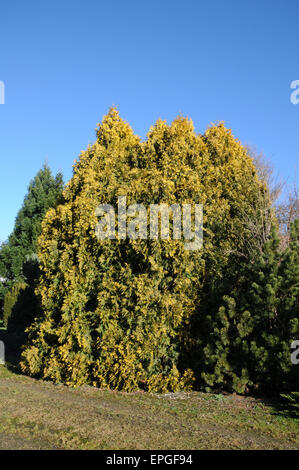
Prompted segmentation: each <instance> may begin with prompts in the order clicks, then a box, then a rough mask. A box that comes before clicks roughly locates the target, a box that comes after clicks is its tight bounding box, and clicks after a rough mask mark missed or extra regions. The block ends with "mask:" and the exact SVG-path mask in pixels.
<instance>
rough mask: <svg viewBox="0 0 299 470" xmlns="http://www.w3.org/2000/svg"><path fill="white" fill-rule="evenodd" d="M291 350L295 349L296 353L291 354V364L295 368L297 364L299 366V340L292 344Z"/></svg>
mask: <svg viewBox="0 0 299 470" xmlns="http://www.w3.org/2000/svg"><path fill="white" fill-rule="evenodd" d="M291 348H292V349H295V351H293V352H292V354H291V363H292V364H293V365H294V366H296V365H297V364H299V340H298V339H296V340H295V341H293V342H292V344H291Z"/></svg>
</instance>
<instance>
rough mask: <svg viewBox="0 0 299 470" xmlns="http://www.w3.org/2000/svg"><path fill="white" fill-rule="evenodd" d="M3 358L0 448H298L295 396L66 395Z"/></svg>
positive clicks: (13, 358)
mask: <svg viewBox="0 0 299 470" xmlns="http://www.w3.org/2000/svg"><path fill="white" fill-rule="evenodd" d="M5 335H7V333H6V332H5V331H3V330H2V331H0V339H2V338H3V339H4V337H5ZM3 339H2V340H3ZM6 340H11V338H10V339H9V338H8V337H7V336H6ZM12 342H13V341H12ZM8 352H9V354H7V358H6V359H7V364H6V365H5V366H0V396H1V401H0V415H1V421H0V449H116V450H117V449H128V450H129V449H138V450H141V449H190V450H191V449H299V416H298V414H297V412H298V397H296V394H293V395H291V396H285V397H284V398H283V399H282V400H281V401H279V402H274V403H269V402H267V401H265V400H261V399H255V398H252V397H240V396H237V395H229V394H212V393H201V392H191V393H183V392H182V393H168V394H164V395H159V394H150V393H144V392H135V393H122V392H114V391H109V390H100V389H96V388H94V387H88V386H83V387H78V388H68V387H66V386H64V385H54V384H53V383H51V382H44V381H38V380H35V379H32V378H30V377H26V376H24V375H21V374H19V373H18V366H17V362H18V352H17V349H16V350H14V348H12V347H11V345H10V346H9V347H8ZM12 353H13V354H12Z"/></svg>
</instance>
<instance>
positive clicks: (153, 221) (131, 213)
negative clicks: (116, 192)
mask: <svg viewBox="0 0 299 470" xmlns="http://www.w3.org/2000/svg"><path fill="white" fill-rule="evenodd" d="M192 208H193V209H194V210H193V211H192ZM192 212H193V213H194V217H193V219H194V223H193V225H194V229H193V230H192ZM148 213H149V214H148ZM171 215H172V237H173V239H174V240H180V239H181V238H182V237H183V238H184V240H185V243H184V248H185V249H186V250H199V249H201V248H202V243H203V206H202V204H194V205H191V204H182V207H181V206H180V204H172V205H171V206H169V205H168V204H150V206H149V210H148V209H147V208H146V207H145V206H144V205H143V204H131V205H129V206H128V207H127V198H126V196H119V197H118V205H117V228H118V230H117V238H118V239H119V240H124V239H125V238H130V239H131V240H137V239H143V240H145V239H147V238H150V239H152V240H158V239H159V220H160V237H161V239H162V240H169V238H170V220H171V217H170V216H171ZM96 216H97V217H99V221H98V223H97V225H96V228H95V233H96V237H97V239H98V240H105V239H110V240H115V239H116V230H115V224H116V213H115V209H114V207H113V206H112V205H111V204H100V205H99V206H98V207H97V209H96ZM159 216H160V217H159ZM148 227H149V233H148ZM186 240H188V241H186Z"/></svg>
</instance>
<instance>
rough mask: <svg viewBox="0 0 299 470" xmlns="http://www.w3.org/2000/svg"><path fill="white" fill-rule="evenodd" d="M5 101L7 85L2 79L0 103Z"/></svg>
mask: <svg viewBox="0 0 299 470" xmlns="http://www.w3.org/2000/svg"><path fill="white" fill-rule="evenodd" d="M4 103H5V85H4V82H2V81H1V80H0V104H4Z"/></svg>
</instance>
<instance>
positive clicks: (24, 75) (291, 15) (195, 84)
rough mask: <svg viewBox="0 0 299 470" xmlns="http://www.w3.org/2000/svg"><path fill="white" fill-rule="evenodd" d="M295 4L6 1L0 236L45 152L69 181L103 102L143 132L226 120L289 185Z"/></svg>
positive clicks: (297, 32) (296, 58)
mask: <svg viewBox="0 0 299 470" xmlns="http://www.w3.org/2000/svg"><path fill="white" fill-rule="evenodd" d="M298 18H299V2H298V0H287V1H285V0H284V1H283V0H276V1H273V0H250V1H249V0H242V1H240V0H226V1H223V0H214V1H213V2H210V1H203V0H184V1H177V0H160V1H156V0H154V1H145V0H139V1H137V0H136V1H133V0H126V1H120V0H119V1H117V0H110V1H109V2H108V1H102V0H84V1H83V0H80V1H78V0H77V1H76V0H71V1H69V0H60V1H57V0H51V1H50V0H44V1H33V0H31V1H30V0H27V1H21V0H14V1H11V0H10V1H8V0H2V1H1V3H0V80H1V81H3V82H4V83H5V104H4V105H0V162H1V171H0V198H1V225H0V240H2V241H4V240H5V239H6V238H7V236H8V235H9V233H10V232H11V231H12V229H13V224H14V218H15V216H16V213H17V211H18V209H19V208H20V206H21V204H22V201H23V198H24V195H25V193H26V190H27V187H28V184H29V181H30V180H31V179H32V178H33V177H34V175H35V174H36V173H37V171H38V170H39V169H40V167H41V166H42V164H43V162H44V161H45V160H46V159H47V161H48V163H49V165H50V167H51V168H52V170H53V172H55V173H56V172H57V171H58V170H61V171H62V172H63V174H64V178H65V180H66V181H67V180H68V179H69V178H70V177H71V174H72V164H73V161H74V159H75V158H77V156H78V155H79V153H80V151H81V150H83V149H85V148H86V147H87V145H88V143H90V142H93V141H94V140H95V132H94V129H95V127H96V124H97V123H98V122H100V121H101V119H102V117H103V115H104V114H106V112H107V111H108V109H109V107H110V106H111V105H117V106H118V109H119V112H120V114H121V116H122V117H123V118H124V119H125V120H127V121H128V122H129V123H130V125H131V126H132V127H133V129H134V131H135V132H136V133H137V134H138V135H140V136H141V137H142V138H144V137H145V135H146V133H147V131H148V129H149V127H150V126H151V125H152V124H153V123H154V122H155V121H156V120H157V119H158V118H162V119H165V120H167V121H168V122H171V121H172V120H173V119H174V117H175V116H176V115H177V114H179V113H181V114H183V115H186V116H189V117H190V118H192V120H193V122H194V125H195V128H196V130H197V131H198V132H204V130H205V128H206V127H207V126H208V125H209V124H210V123H211V122H216V121H220V120H223V121H225V123H226V125H227V126H228V127H231V128H232V130H233V133H234V135H235V136H236V137H238V138H239V139H240V140H241V141H242V142H243V143H244V144H249V145H252V146H254V147H255V148H256V149H257V150H258V151H260V152H263V153H264V154H265V155H266V156H268V157H269V158H270V159H271V161H272V162H273V164H274V166H275V168H276V170H277V172H278V173H279V174H280V176H281V177H282V178H284V179H287V180H288V182H290V183H291V182H292V181H293V179H294V171H295V168H296V167H297V173H298V171H299V169H298V157H299V148H298V130H299V104H298V105H294V104H292V103H291V101H290V95H291V92H292V90H291V88H290V84H291V82H292V81H293V80H299V49H298V44H299V26H298Z"/></svg>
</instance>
